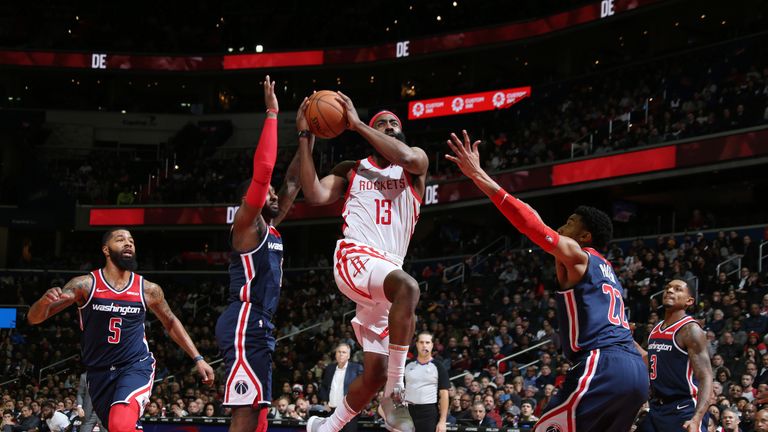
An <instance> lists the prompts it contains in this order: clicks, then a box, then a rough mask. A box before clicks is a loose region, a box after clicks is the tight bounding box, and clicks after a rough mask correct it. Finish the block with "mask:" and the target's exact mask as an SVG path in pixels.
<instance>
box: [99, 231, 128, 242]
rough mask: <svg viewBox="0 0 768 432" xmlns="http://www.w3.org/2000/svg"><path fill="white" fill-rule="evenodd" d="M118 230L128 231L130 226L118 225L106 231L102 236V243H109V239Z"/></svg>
mask: <svg viewBox="0 0 768 432" xmlns="http://www.w3.org/2000/svg"><path fill="white" fill-rule="evenodd" d="M116 231H128V228H123V227H116V228H112V229H110V230H109V231H107V232H105V233H104V235H103V236H101V245H102V246H105V245H106V244H107V243H109V241H110V240H112V235H113V234H114V233H115V232H116Z"/></svg>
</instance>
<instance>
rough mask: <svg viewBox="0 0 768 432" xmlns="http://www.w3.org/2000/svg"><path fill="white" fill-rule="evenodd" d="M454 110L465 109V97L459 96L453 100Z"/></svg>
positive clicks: (452, 106) (452, 107)
mask: <svg viewBox="0 0 768 432" xmlns="http://www.w3.org/2000/svg"><path fill="white" fill-rule="evenodd" d="M451 109H452V110H453V112H459V111H461V110H463V109H464V99H462V98H460V97H457V98H455V99H454V100H453V102H451Z"/></svg>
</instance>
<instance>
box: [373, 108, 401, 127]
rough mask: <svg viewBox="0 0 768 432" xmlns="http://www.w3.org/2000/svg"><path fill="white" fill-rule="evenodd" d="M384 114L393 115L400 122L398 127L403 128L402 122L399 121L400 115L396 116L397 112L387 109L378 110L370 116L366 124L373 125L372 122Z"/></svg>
mask: <svg viewBox="0 0 768 432" xmlns="http://www.w3.org/2000/svg"><path fill="white" fill-rule="evenodd" d="M384 114H389V115H391V116H392V117H394V118H395V119H396V120H397V122H398V123H400V129H402V128H403V122H401V121H400V117H398V116H397V114H395V113H393V112H392V111H387V110H384V111H379V112H377V113H376V115H374V116H373V117H371V121H369V122H368V126H370V127H373V123H374V122H375V121H376V119H377V118H379V117H381V116H383V115H384Z"/></svg>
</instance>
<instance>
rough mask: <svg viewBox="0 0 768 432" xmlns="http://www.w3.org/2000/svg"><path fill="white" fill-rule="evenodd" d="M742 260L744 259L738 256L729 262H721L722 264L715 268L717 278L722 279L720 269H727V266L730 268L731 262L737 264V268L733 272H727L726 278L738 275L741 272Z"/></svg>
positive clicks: (728, 260)
mask: <svg viewBox="0 0 768 432" xmlns="http://www.w3.org/2000/svg"><path fill="white" fill-rule="evenodd" d="M741 258H742V256H741V255H736V256H735V257H733V258H728V259H727V260H725V261H723V262H721V263H720V264H718V265H717V267H715V277H720V269H721V268H722V267H725V266H726V265H728V266H730V265H731V262H735V263H736V268H734V269H733V270H727V271H726V272H725V275H726V276H730V275H732V274H734V273H738V272H739V270H741Z"/></svg>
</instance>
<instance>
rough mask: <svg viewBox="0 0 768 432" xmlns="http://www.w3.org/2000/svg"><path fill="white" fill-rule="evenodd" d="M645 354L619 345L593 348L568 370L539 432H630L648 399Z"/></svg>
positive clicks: (537, 431)
mask: <svg viewBox="0 0 768 432" xmlns="http://www.w3.org/2000/svg"><path fill="white" fill-rule="evenodd" d="M648 386H649V381H648V368H647V367H646V366H645V363H643V359H642V357H640V355H639V354H637V353H635V352H630V351H628V350H627V349H624V348H619V347H611V348H602V349H594V350H592V351H590V352H589V353H588V354H586V355H585V356H584V358H583V359H582V360H581V361H580V362H578V363H576V364H575V365H574V366H573V367H572V368H571V369H570V370H569V371H568V373H567V375H566V377H565V382H564V383H563V388H562V389H560V390H559V391H558V393H557V394H556V395H554V396H553V397H552V400H551V401H550V402H549V404H548V405H547V407H546V408H545V411H544V414H542V416H541V419H540V420H539V422H538V423H536V427H535V429H534V430H535V431H536V432H588V431H594V432H598V431H599V432H627V431H628V430H629V429H630V427H631V426H632V423H633V422H634V420H635V416H636V415H637V413H638V411H639V410H640V407H641V406H642V405H643V403H645V401H647V400H648Z"/></svg>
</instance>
